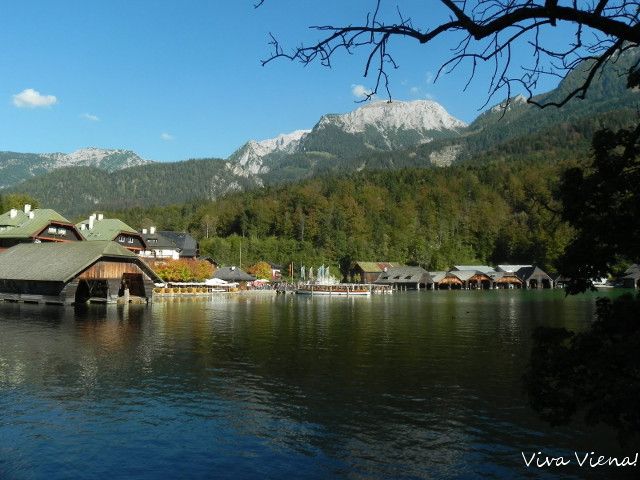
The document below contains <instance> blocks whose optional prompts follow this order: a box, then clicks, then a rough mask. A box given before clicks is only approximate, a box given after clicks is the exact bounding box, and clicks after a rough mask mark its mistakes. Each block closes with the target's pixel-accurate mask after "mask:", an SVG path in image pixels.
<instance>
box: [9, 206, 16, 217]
mask: <svg viewBox="0 0 640 480" xmlns="http://www.w3.org/2000/svg"><path fill="white" fill-rule="evenodd" d="M17 215H18V210H16V209H15V208H12V209H11V210H10V211H9V217H11V218H16V216H17Z"/></svg>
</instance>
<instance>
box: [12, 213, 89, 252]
mask: <svg viewBox="0 0 640 480" xmlns="http://www.w3.org/2000/svg"><path fill="white" fill-rule="evenodd" d="M82 240H83V237H82V235H80V232H79V231H78V229H77V228H76V227H75V225H73V224H72V223H71V222H69V220H67V219H66V218H64V217H63V216H62V215H60V214H59V213H58V212H56V211H54V210H50V209H43V208H36V209H34V210H32V209H31V205H25V206H24V209H23V210H17V209H15V208H12V209H11V210H10V211H8V212H5V213H3V214H2V215H0V250H2V249H6V248H10V247H13V246H14V245H18V244H20V243H46V242H65V243H67V242H78V241H82Z"/></svg>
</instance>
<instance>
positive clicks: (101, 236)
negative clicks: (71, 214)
mask: <svg viewBox="0 0 640 480" xmlns="http://www.w3.org/2000/svg"><path fill="white" fill-rule="evenodd" d="M76 227H77V228H78V230H80V234H81V235H82V236H83V237H84V239H85V240H88V241H101V240H110V241H113V242H117V243H119V244H120V245H122V246H123V247H125V248H126V249H127V250H130V251H132V252H133V253H140V252H142V251H144V250H145V249H146V244H145V242H144V239H143V238H142V235H140V234H139V233H138V232H137V231H136V230H135V229H134V228H132V227H130V226H129V225H127V224H126V223H124V222H123V221H122V220H119V219H117V218H104V215H103V214H101V213H99V214H95V213H94V214H93V215H91V216H90V217H89V218H88V219H87V220H83V221H82V222H80V223H78V224H76Z"/></svg>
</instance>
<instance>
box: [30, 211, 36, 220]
mask: <svg viewBox="0 0 640 480" xmlns="http://www.w3.org/2000/svg"><path fill="white" fill-rule="evenodd" d="M33 217H35V214H34V213H33V212H29V219H30V220H33Z"/></svg>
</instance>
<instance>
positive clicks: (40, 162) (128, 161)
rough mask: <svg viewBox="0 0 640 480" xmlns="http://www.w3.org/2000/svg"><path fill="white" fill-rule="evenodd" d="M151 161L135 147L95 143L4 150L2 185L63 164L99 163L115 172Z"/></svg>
mask: <svg viewBox="0 0 640 480" xmlns="http://www.w3.org/2000/svg"><path fill="white" fill-rule="evenodd" d="M148 163H151V162H150V161H149V160H144V159H142V158H140V157H139V156H138V155H137V154H136V153H134V152H132V151H131V150H108V149H101V148H91V147H90V148H83V149H80V150H77V151H75V152H73V153H68V154H67V153H17V152H0V189H1V188H5V187H9V186H12V185H16V184H18V183H20V182H22V181H24V180H28V179H30V178H32V177H36V176H39V175H43V174H45V173H49V172H52V171H54V170H58V169H61V168H69V167H95V168H99V169H101V170H105V171H107V172H115V171H117V170H122V169H124V168H129V167H134V166H138V165H145V164H148Z"/></svg>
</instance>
